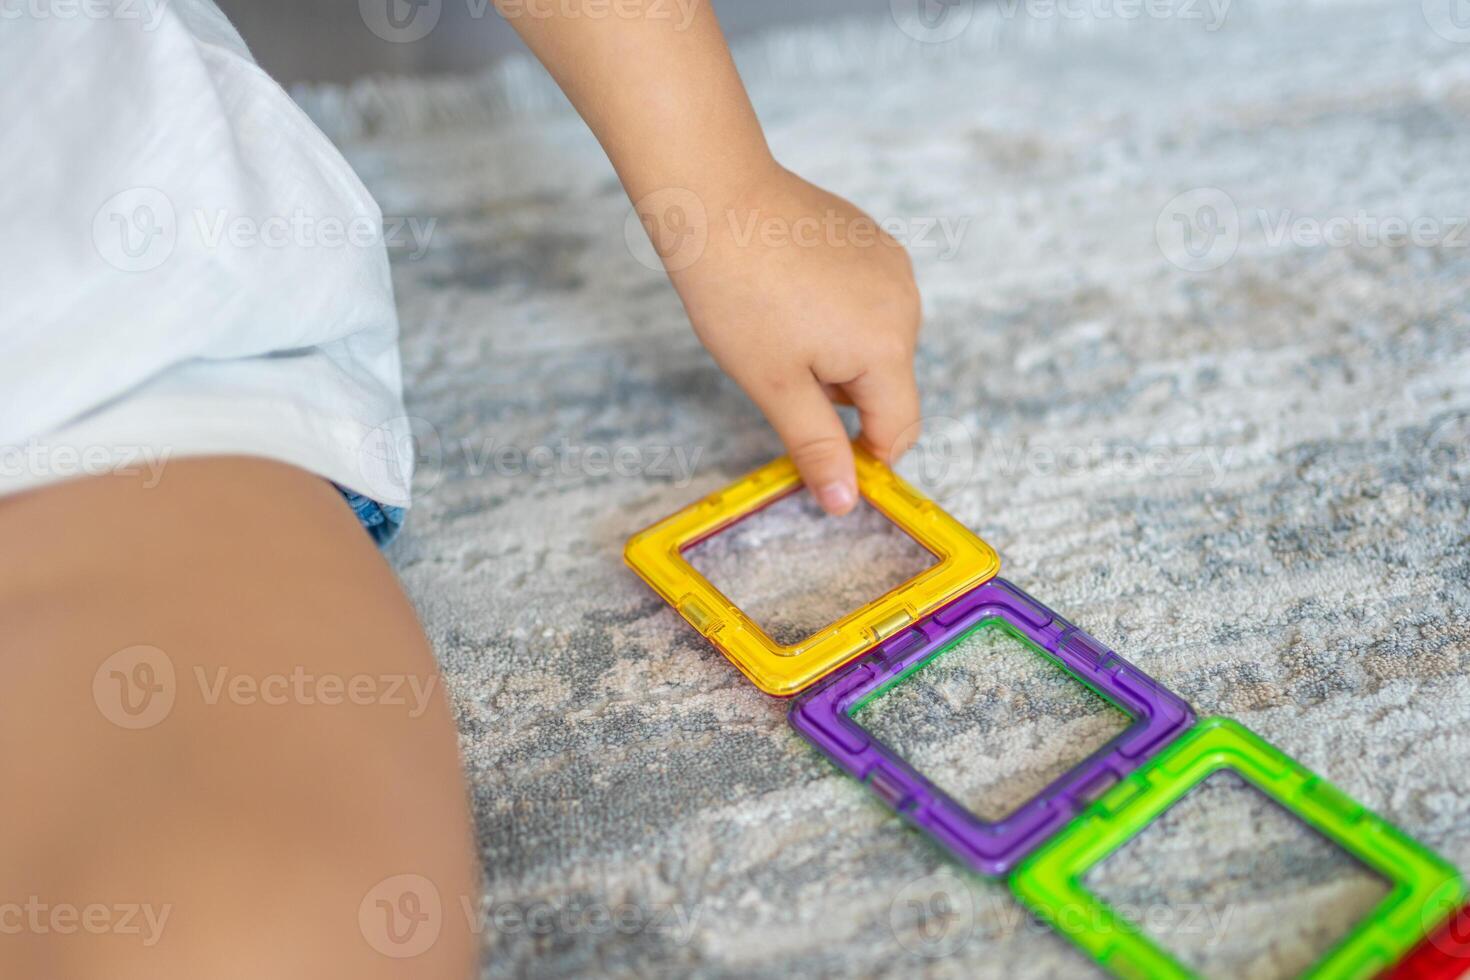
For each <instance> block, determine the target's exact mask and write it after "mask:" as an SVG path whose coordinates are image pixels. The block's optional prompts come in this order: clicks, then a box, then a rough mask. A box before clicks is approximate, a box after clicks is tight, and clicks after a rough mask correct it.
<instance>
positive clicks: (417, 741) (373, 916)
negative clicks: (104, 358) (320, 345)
mask: <svg viewBox="0 0 1470 980" xmlns="http://www.w3.org/2000/svg"><path fill="white" fill-rule="evenodd" d="M146 482H147V478H144V477H139V478H131V477H129V478H122V477H107V478H100V479H91V480H82V481H77V482H74V483H69V484H63V485H59V486H55V487H50V488H46V489H43V490H39V491H36V492H33V493H30V494H25V495H22V496H18V497H12V498H7V499H4V500H0V548H3V552H4V555H5V561H4V562H3V563H0V746H3V751H0V794H3V800H4V802H3V805H0V974H3V975H4V976H31V977H42V976H47V977H59V976H69V977H88V976H104V975H105V976H108V977H116V978H132V977H149V978H163V980H171V978H190V980H194V978H198V977H211V978H223V977H241V978H250V980H257V978H260V977H272V978H284V980H291V978H298V977H299V978H311V980H317V978H321V977H354V978H369V980H370V978H376V977H389V976H393V977H398V976H402V977H415V978H429V980H434V978H441V977H444V978H448V977H453V978H456V980H459V978H463V977H466V976H468V975H470V974H471V973H472V972H473V961H474V956H475V952H474V947H475V943H474V941H473V932H472V930H471V928H470V925H471V920H470V919H469V918H467V916H466V914H465V902H466V901H467V900H469V901H471V902H472V900H473V896H474V894H475V891H474V879H475V870H474V856H473V847H472V843H471V830H470V820H469V816H468V810H467V806H466V799H465V794H464V790H463V783H462V775H461V769H460V767H459V760H458V757H457V754H456V740H455V733H454V730H453V726H452V724H451V721H450V717H449V712H448V709H447V706H446V703H445V701H444V696H443V691H442V688H441V686H440V684H439V682H438V680H437V679H436V678H437V675H436V674H435V673H434V663H433V661H432V658H431V655H430V652H429V649H428V646H427V643H426V642H425V639H424V636H423V634H422V633H421V631H420V629H419V626H418V624H417V622H416V620H415V617H414V614H413V611H412V609H411V608H410V606H409V603H408V602H407V600H406V599H405V597H404V595H403V594H402V592H401V591H400V589H399V587H398V584H397V582H396V581H395V580H394V577H393V575H392V573H391V572H390V570H389V568H388V566H387V564H386V563H385V562H384V561H383V559H382V558H381V557H380V556H379V555H378V554H377V552H376V550H375V549H374V547H373V546H372V544H371V542H370V541H369V539H368V536H367V535H366V534H365V533H363V531H362V530H361V528H360V527H359V526H358V525H357V523H356V521H355V520H354V519H353V517H352V514H351V512H350V511H349V509H348V508H347V507H346V506H345V505H344V504H343V502H342V501H341V500H340V499H339V497H338V495H337V493H336V491H335V490H333V489H332V488H331V487H330V486H329V485H327V484H326V483H325V482H323V481H322V480H320V479H318V478H316V477H313V476H310V475H308V474H305V473H303V472H301V471H299V470H296V469H293V468H291V467H287V466H283V465H279V464H275V463H270V462H265V461H261V460H254V459H240V458H229V459H210V460H181V461H177V462H174V463H171V464H169V465H168V466H167V467H166V468H165V471H164V473H163V476H162V480H161V482H160V483H159V484H158V485H157V486H156V487H147V486H145V483H146ZM137 646H146V647H152V648H156V650H157V651H159V653H153V652H149V651H141V652H138V651H135V652H133V653H130V654H126V655H124V656H122V657H120V658H118V659H117V660H115V661H113V662H112V663H111V664H110V665H109V666H108V667H106V668H105V669H102V670H99V668H100V667H102V665H103V663H104V661H107V660H108V658H109V657H110V656H112V655H113V654H114V653H116V652H117V651H122V650H126V649H128V648H133V647H137ZM160 657H165V658H167V659H166V662H165V661H161V660H160V659H159V658H160ZM140 664H147V666H146V667H140V666H139V665H140ZM169 666H171V667H172V670H173V678H172V681H170V680H169V678H168V677H167V676H166V675H167V669H168V667H169ZM150 670H151V674H150ZM240 678H244V680H241V679H240ZM429 684H432V685H433V686H432V689H431V696H430V697H429V698H428V699H427V702H426V703H421V701H422V698H421V692H423V691H424V689H425V685H429ZM354 685H355V687H354ZM170 691H171V692H172V694H173V702H172V706H171V707H167V705H164V702H165V701H166V700H167V697H168V694H169V692H170ZM149 692H151V693H149ZM124 701H126V703H124ZM211 702H212V703H211ZM332 702H341V703H332ZM400 702H401V703H400ZM161 705H162V706H164V707H167V711H166V714H163V715H162V717H156V716H157V715H158V714H159V712H160V706H161ZM126 726H143V727H131V728H130V727H126ZM398 875H415V876H420V877H418V878H405V879H398V880H396V881H394V882H390V883H389V884H388V885H387V886H383V887H379V888H378V890H377V891H376V892H374V891H373V890H374V888H375V887H376V886H379V883H380V882H383V881H384V880H385V879H389V878H392V877H393V876H398ZM426 882H427V885H426V884H425V883H426ZM430 887H432V890H433V891H434V892H437V896H438V900H439V905H440V911H439V912H438V914H437V915H435V914H434V909H433V903H434V896H433V895H431V894H429V893H428V890H427V889H428V888H430ZM370 893H372V894H370ZM130 910H131V911H130ZM164 916H166V918H164ZM124 920H126V921H124ZM160 920H161V921H160ZM433 930H437V938H435V939H434V941H433V943H432V945H431V946H429V947H428V948H427V949H426V950H424V951H422V952H419V953H418V955H416V956H404V957H402V958H400V957H398V956H395V955H389V954H404V953H413V952H416V951H417V950H418V948H419V947H421V946H423V945H424V944H425V940H426V939H427V938H430V937H429V932H431V931H433Z"/></svg>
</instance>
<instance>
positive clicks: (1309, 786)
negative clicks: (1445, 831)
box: [1011, 718, 1465, 978]
mask: <svg viewBox="0 0 1470 980" xmlns="http://www.w3.org/2000/svg"><path fill="white" fill-rule="evenodd" d="M1222 769H1229V770H1232V771H1234V772H1235V773H1237V774H1238V775H1240V776H1241V777H1242V778H1243V779H1245V780H1246V781H1247V782H1248V783H1250V784H1251V785H1252V786H1254V787H1255V788H1256V789H1258V790H1260V791H1261V792H1262V793H1264V794H1266V795H1267V796H1268V797H1270V798H1271V799H1272V800H1274V801H1275V802H1276V803H1278V804H1279V805H1281V806H1282V807H1284V808H1285V809H1286V810H1287V811H1288V812H1290V813H1291V814H1293V815H1294V816H1296V817H1297V818H1298V819H1299V820H1302V821H1303V822H1304V823H1306V824H1308V825H1309V826H1311V827H1313V828H1315V829H1316V830H1317V831H1319V832H1320V833H1321V834H1322V835H1323V836H1325V837H1326V838H1327V839H1328V840H1330V841H1332V842H1333V843H1335V844H1337V845H1338V846H1339V847H1341V848H1342V849H1343V850H1344V851H1346V852H1348V853H1349V854H1351V855H1352V856H1353V857H1355V858H1357V859H1358V860H1359V861H1361V862H1362V863H1363V864H1364V865H1366V866H1367V867H1368V868H1370V869H1371V870H1372V871H1374V872H1375V873H1377V874H1378V875H1380V876H1382V877H1383V878H1384V880H1386V881H1387V882H1389V884H1390V886H1391V887H1390V890H1389V893H1388V895H1387V896H1385V897H1384V899H1383V900H1382V901H1381V902H1380V903H1379V904H1378V906H1377V907H1375V908H1374V910H1373V911H1372V913H1370V914H1369V915H1368V916H1367V917H1365V918H1364V919H1362V920H1361V921H1360V922H1358V923H1357V925H1355V926H1354V927H1353V928H1352V930H1351V931H1350V932H1349V933H1348V934H1347V935H1346V936H1344V937H1343V938H1342V940H1340V941H1339V942H1338V943H1337V944H1336V945H1335V946H1333V947H1332V949H1330V950H1329V951H1328V952H1327V953H1325V954H1324V955H1323V956H1322V958H1321V959H1319V960H1318V961H1317V962H1316V963H1315V964H1314V965H1313V966H1312V967H1311V968H1310V969H1309V970H1308V971H1307V972H1306V974H1305V975H1306V976H1309V977H1323V978H1326V977H1332V978H1339V977H1371V976H1374V975H1375V974H1377V973H1378V972H1379V971H1381V970H1384V969H1386V968H1388V967H1390V966H1392V965H1393V964H1394V963H1395V962H1397V960H1398V959H1399V957H1400V956H1402V955H1403V954H1404V953H1406V952H1407V951H1408V950H1410V949H1411V948H1413V946H1414V945H1415V944H1416V943H1418V941H1419V940H1420V939H1421V938H1423V936H1424V935H1425V934H1426V933H1428V932H1429V931H1430V930H1431V929H1433V928H1434V926H1435V925H1436V924H1437V923H1439V922H1440V921H1441V920H1442V919H1443V918H1444V917H1445V915H1447V914H1448V913H1449V912H1450V911H1452V910H1453V909H1454V908H1455V907H1456V906H1457V905H1459V904H1460V903H1461V902H1462V901H1463V899H1464V897H1465V885H1464V882H1463V881H1462V880H1461V879H1460V876H1459V873H1458V872H1457V871H1456V870H1455V868H1454V867H1453V866H1451V865H1450V864H1448V863H1447V862H1445V861H1444V860H1443V859H1441V858H1440V857H1439V856H1437V855H1435V854H1434V853H1433V852H1431V851H1430V850H1428V849H1427V848H1425V847H1424V846H1423V845H1421V844H1419V843H1417V842H1415V841H1413V840H1411V839H1410V838H1409V837H1408V836H1407V835H1405V834H1404V833H1403V832H1402V831H1400V830H1399V829H1398V828H1396V827H1394V826H1393V825H1392V824H1390V823H1388V822H1387V821H1386V820H1384V819H1382V818H1381V817H1379V816H1377V815H1375V814H1373V813H1371V812H1370V811H1368V810H1367V809H1365V808H1364V807H1363V806H1361V805H1360V804H1358V803H1357V802H1355V801H1354V800H1352V799H1351V798H1350V797H1348V796H1346V795H1345V794H1344V793H1343V792H1342V791H1341V790H1339V789H1337V788H1336V787H1335V786H1333V785H1332V784H1331V783H1328V782H1327V781H1326V780H1324V779H1322V778H1321V777H1319V776H1316V775H1314V774H1313V773H1311V772H1310V771H1308V770H1307V769H1306V768H1304V767H1303V766H1302V765H1300V764H1299V763H1297V762H1296V761H1295V760H1293V759H1291V758H1290V757H1289V756H1287V755H1286V754H1284V753H1283V752H1281V751H1280V750H1278V749H1276V748H1275V747H1273V746H1272V745H1270V744H1269V743H1267V742H1266V741H1265V740H1264V739H1262V738H1261V737H1260V736H1258V735H1256V734H1255V733H1254V732H1252V731H1250V730H1249V729H1247V728H1246V727H1245V726H1243V725H1241V724H1239V723H1238V722H1234V721H1231V720H1229V719H1226V718H1206V719H1203V720H1201V721H1200V722H1199V723H1198V724H1197V725H1196V726H1195V727H1194V729H1193V730H1192V731H1190V732H1188V733H1186V734H1185V735H1184V736H1182V737H1181V738H1180V739H1179V741H1178V742H1176V743H1175V744H1174V745H1172V746H1170V747H1169V748H1168V749H1166V750H1165V751H1164V752H1163V753H1162V754H1160V755H1159V756H1158V757H1156V758H1155V759H1154V760H1152V761H1151V762H1149V763H1147V764H1146V765H1144V766H1143V767H1142V768H1140V769H1139V770H1137V771H1136V772H1134V773H1133V774H1132V775H1130V776H1129V777H1127V778H1126V779H1124V780H1123V781H1122V782H1120V783H1119V784H1118V785H1117V786H1115V787H1113V788H1112V789H1111V790H1109V791H1108V792H1107V793H1105V794H1104V795H1103V796H1102V797H1101V798H1099V799H1098V801H1097V802H1096V803H1094V804H1093V805H1092V806H1091V807H1090V808H1088V809H1087V810H1086V811H1084V812H1083V813H1081V814H1079V815H1078V817H1077V818H1076V819H1075V820H1073V821H1072V822H1071V823H1070V824H1068V825H1067V827H1066V828H1064V829H1063V830H1062V831H1061V832H1060V833H1058V834H1057V836H1056V837H1055V838H1053V839H1052V840H1051V841H1050V842H1048V843H1047V844H1046V845H1044V846H1043V847H1042V848H1041V849H1040V850H1039V851H1037V852H1036V853H1035V854H1034V855H1032V856H1031V857H1030V858H1028V859H1027V860H1026V861H1025V862H1023V863H1022V864H1021V865H1020V867H1018V868H1017V869H1016V871H1015V873H1014V874H1013V875H1012V877H1011V888H1012V890H1013V891H1014V892H1015V894H1016V896H1017V897H1018V898H1020V899H1021V901H1022V902H1024V903H1025V904H1026V905H1027V906H1028V907H1030V908H1031V909H1032V910H1033V911H1034V912H1036V913H1037V914H1038V915H1040V916H1041V917H1042V918H1044V919H1046V920H1047V921H1048V922H1050V923H1051V924H1052V925H1053V926H1054V927H1056V928H1057V929H1058V930H1059V931H1061V932H1062V933H1064V934H1066V935H1067V936H1068V937H1070V938H1071V939H1072V941H1073V942H1075V943H1076V944H1077V945H1078V946H1079V947H1081V948H1082V949H1083V950H1085V951H1086V952H1087V953H1088V954H1090V955H1091V956H1092V957H1093V958H1094V959H1096V960H1097V962H1098V963H1100V964H1102V965H1103V966H1104V967H1106V968H1108V969H1109V970H1111V971H1112V972H1113V973H1114V974H1116V975H1118V976H1120V977H1135V976H1137V977H1192V976H1194V974H1193V973H1192V972H1191V971H1190V970H1189V969H1188V968H1187V967H1185V966H1184V965H1183V964H1181V963H1180V962H1179V961H1178V960H1177V959H1175V958H1174V957H1173V956H1172V955H1170V954H1169V953H1168V952H1166V951H1165V950H1163V949H1162V948H1161V947H1159V946H1158V945H1157V944H1155V943H1154V942H1153V941H1152V940H1151V939H1149V938H1148V937H1147V936H1146V935H1144V934H1143V932H1142V931H1141V930H1140V928H1139V927H1138V926H1137V925H1136V924H1135V923H1133V922H1131V921H1129V920H1127V919H1125V918H1123V917H1122V916H1120V915H1119V914H1118V913H1117V912H1116V911H1115V910H1114V909H1113V908H1112V906H1110V905H1108V903H1107V902H1105V901H1103V900H1102V899H1101V898H1099V897H1098V896H1096V895H1094V894H1093V893H1092V892H1090V891H1088V890H1087V889H1086V888H1085V887H1084V886H1083V884H1082V881H1083V879H1084V877H1085V876H1086V875H1087V873H1088V872H1089V871H1090V870H1092V868H1094V867H1096V866H1097V865H1098V864H1100V863H1101V862H1102V861H1104V860H1106V859H1107V857H1108V856H1109V855H1111V854H1112V853H1113V852H1114V851H1116V850H1117V849H1118V848H1119V847H1121V846H1123V844H1125V843H1127V842H1128V841H1129V840H1130V839H1132V838H1133V837H1135V836H1137V835H1138V834H1139V833H1141V832H1142V831H1143V830H1144V829H1145V828H1146V827H1148V825H1149V824H1150V823H1152V822H1153V821H1154V819H1155V818H1157V817H1158V816H1159V815H1160V814H1161V813H1163V812H1164V811H1165V810H1166V809H1168V808H1169V807H1170V806H1172V805H1173V804H1175V803H1176V802H1178V801H1179V800H1180V798H1182V797H1183V796H1184V795H1185V794H1186V793H1188V792H1189V791H1190V790H1192V789H1193V788H1194V787H1196V786H1198V785H1199V784H1200V783H1202V782H1204V780H1205V779H1207V778H1208V777H1209V776H1210V775H1211V774H1212V773H1215V772H1218V771H1220V770H1222Z"/></svg>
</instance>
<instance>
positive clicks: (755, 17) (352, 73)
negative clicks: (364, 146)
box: [218, 0, 944, 85]
mask: <svg viewBox="0 0 1470 980" xmlns="http://www.w3.org/2000/svg"><path fill="white" fill-rule="evenodd" d="M218 2H219V5H220V7H221V9H223V10H224V12H225V13H226V14H227V15H228V16H229V18H230V19H231V20H232V21H234V23H235V26H236V28H238V29H239V31H240V33H241V34H242V35H244V37H245V40H246V42H247V43H249V45H250V49H251V51H252V52H253V53H254V55H255V58H256V60H257V61H259V62H260V64H261V66H262V67H264V68H265V69H266V71H268V72H270V73H271V75H272V76H274V77H275V79H276V80H277V81H279V82H281V83H282V84H284V85H291V84H294V83H297V82H343V81H350V80H351V79H354V78H359V77H362V76H364V75H380V74H391V75H436V74H448V73H461V72H474V71H477V70H480V69H482V68H484V67H485V66H486V65H488V64H490V63H492V62H494V61H495V60H497V59H499V58H502V57H504V56H505V55H506V54H508V53H510V52H513V51H515V50H517V48H518V47H519V45H520V41H519V40H518V39H517V38H516V36H515V32H514V31H513V30H512V29H511V28H510V27H509V26H508V25H507V24H506V23H505V22H504V21H503V20H502V19H501V18H499V17H498V16H495V15H494V14H493V12H491V10H492V8H491V4H490V0H442V3H443V13H442V14H441V15H440V20H439V26H438V29H437V30H434V31H432V32H430V34H429V36H428V37H426V38H424V39H423V40H420V41H412V42H407V43H389V42H387V41H384V40H383V39H382V38H380V37H378V36H376V35H375V34H373V33H372V31H370V30H368V29H367V27H366V26H365V23H364V19H363V17H362V16H361V13H360V8H359V6H358V5H357V4H353V3H351V2H350V0H346V2H344V0H218ZM361 2H362V3H363V4H388V3H397V4H404V5H405V6H406V3H407V0H361ZM431 2H432V0H431ZM670 2H671V3H673V2H674V0H670ZM685 2H687V0H685ZM700 2H707V0H700ZM937 2H938V3H942V2H944V0H937ZM714 7H715V9H716V10H717V11H718V12H719V15H720V22H721V23H722V24H723V25H724V26H725V30H726V31H727V32H728V33H729V34H731V35H732V36H739V35H742V34H749V33H751V32H753V31H757V30H760V29H762V28H764V27H768V26H772V25H775V24H788V23H793V22H800V21H811V20H817V19H822V18H832V17H836V16H874V15H883V14H886V13H887V11H888V9H889V3H888V0H714Z"/></svg>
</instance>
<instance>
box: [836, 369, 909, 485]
mask: <svg viewBox="0 0 1470 980" xmlns="http://www.w3.org/2000/svg"><path fill="white" fill-rule="evenodd" d="M843 390H844V391H846V392H847V395H848V397H849V398H851V399H852V404H853V405H855V406H856V407H857V410H858V417H859V418H860V419H861V420H862V424H863V443H864V444H865V445H866V446H867V447H868V449H869V450H871V451H872V453H873V455H875V456H877V457H878V458H879V459H881V460H884V461H885V462H890V463H891V462H893V461H894V460H896V459H897V458H898V457H900V456H902V455H903V454H904V453H905V452H906V451H907V450H908V448H909V447H910V446H912V445H913V444H914V441H915V440H916V439H918V437H919V388H918V385H917V384H915V382H914V366H913V363H912V362H911V361H906V360H905V361H895V362H893V363H892V364H885V365H883V366H881V367H875V368H871V369H869V370H867V371H864V372H863V373H862V375H860V376H859V377H858V378H856V379H854V380H852V381H849V382H848V383H847V384H845V385H843Z"/></svg>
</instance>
